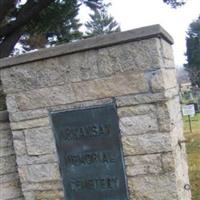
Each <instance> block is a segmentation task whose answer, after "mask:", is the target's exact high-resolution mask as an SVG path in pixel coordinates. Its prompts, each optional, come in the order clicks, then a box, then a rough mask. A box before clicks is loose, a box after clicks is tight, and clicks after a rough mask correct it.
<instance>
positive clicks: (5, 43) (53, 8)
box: [0, 0, 184, 58]
mask: <svg viewBox="0 0 200 200" xmlns="http://www.w3.org/2000/svg"><path fill="white" fill-rule="evenodd" d="M162 1H164V2H165V3H167V4H170V5H171V6H172V7H174V8H175V7H177V6H180V5H182V4H183V3H184V0H162ZM99 2H102V0H26V1H25V3H23V4H22V2H21V0H0V58H1V57H6V56H9V55H10V54H11V52H12V51H13V48H14V46H15V45H16V43H17V42H18V41H19V40H20V42H21V44H22V46H23V47H24V49H25V50H30V49H34V48H39V47H46V46H51V45H55V44H58V43H62V42H68V41H71V40H76V39H78V38H80V37H82V33H80V31H79V26H80V23H79V21H78V19H77V15H78V12H79V8H80V5H81V4H85V5H87V6H88V7H90V8H91V9H93V10H95V9H96V8H98V7H99V6H100V4H101V3H100V4H99ZM101 12H102V11H99V14H98V13H97V10H96V14H97V15H100V14H101ZM105 18H106V17H105ZM106 20H107V21H109V20H110V19H109V16H108V19H106ZM113 21H114V20H113V19H111V20H110V27H109V28H108V30H109V29H110V30H114V31H117V27H118V26H117V25H116V24H115V23H112V22H113ZM88 32H90V31H88Z"/></svg>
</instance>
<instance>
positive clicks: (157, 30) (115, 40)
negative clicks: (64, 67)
mask: <svg viewBox="0 0 200 200" xmlns="http://www.w3.org/2000/svg"><path fill="white" fill-rule="evenodd" d="M155 37H157V38H163V39H164V40H166V41H167V42H168V43H169V44H173V38H172V37H171V36H170V34H169V33H167V31H165V30H164V29H163V28H162V27H161V26H160V25H159V24H156V25H152V26H146V27H142V28H137V29H133V30H130V31H125V32H118V33H112V34H108V35H100V36H97V37H92V38H89V39H84V40H80V41H76V42H71V43H67V44H63V45H58V46H56V47H52V48H46V49H41V50H39V51H36V52H32V53H27V54H23V55H20V56H16V57H12V58H3V59H0V68H6V67H10V66H13V65H19V64H23V63H27V62H33V61H37V60H42V59H46V58H52V57H56V56H61V55H66V54H72V53H76V52H81V51H86V50H90V49H98V48H103V47H107V46H112V45H116V44H122V43H127V42H131V41H139V40H144V39H149V38H155Z"/></svg>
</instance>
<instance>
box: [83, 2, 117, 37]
mask: <svg viewBox="0 0 200 200" xmlns="http://www.w3.org/2000/svg"><path fill="white" fill-rule="evenodd" d="M110 5H111V4H104V3H103V1H102V6H101V7H100V9H94V10H93V14H90V18H91V20H90V21H88V22H87V23H86V24H85V27H86V28H87V31H86V36H88V37H91V36H96V35H100V34H108V33H112V32H119V31H120V27H119V25H118V23H117V22H116V21H115V20H114V18H113V17H112V16H110V15H109V14H108V13H107V8H108V7H109V6H110Z"/></svg>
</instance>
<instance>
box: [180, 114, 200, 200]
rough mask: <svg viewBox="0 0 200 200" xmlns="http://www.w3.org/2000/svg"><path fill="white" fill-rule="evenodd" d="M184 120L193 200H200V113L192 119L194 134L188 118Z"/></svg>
mask: <svg viewBox="0 0 200 200" xmlns="http://www.w3.org/2000/svg"><path fill="white" fill-rule="evenodd" d="M183 120H184V132H185V137H186V139H187V140H188V143H187V154H188V164H189V176H190V184H191V186H192V199H193V200H200V113H199V114H196V115H195V116H194V117H191V124H192V133H191V132H190V128H189V121H188V117H184V118H183Z"/></svg>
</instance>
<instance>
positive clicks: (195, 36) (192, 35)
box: [185, 16, 200, 87]
mask: <svg viewBox="0 0 200 200" xmlns="http://www.w3.org/2000/svg"><path fill="white" fill-rule="evenodd" d="M186 45H187V52H186V56H187V61H188V63H187V64H186V65H185V68H186V70H187V71H188V72H189V74H190V79H191V82H192V84H193V85H198V87H200V16H199V18H198V19H197V20H196V21H194V22H192V23H191V24H190V26H189V30H188V36H187V38H186Z"/></svg>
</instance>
